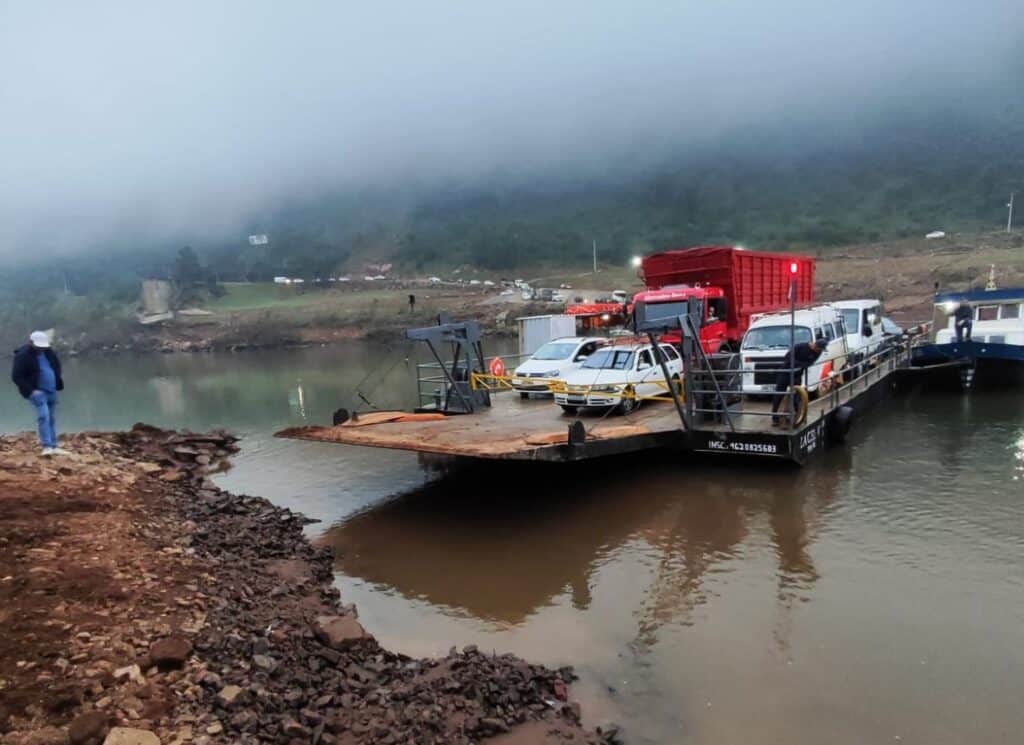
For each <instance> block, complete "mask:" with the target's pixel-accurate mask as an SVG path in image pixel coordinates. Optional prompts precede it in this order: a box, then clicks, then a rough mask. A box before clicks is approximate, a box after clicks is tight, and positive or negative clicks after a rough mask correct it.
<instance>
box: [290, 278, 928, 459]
mask: <svg viewBox="0 0 1024 745" xmlns="http://www.w3.org/2000/svg"><path fill="white" fill-rule="evenodd" d="M702 317H703V308H702V307H701V306H700V303H699V301H698V300H697V299H695V298H692V299H690V301H689V304H688V305H687V306H686V309H685V313H684V314H683V315H680V316H677V317H675V318H647V317H646V314H645V307H644V305H643V304H642V303H640V304H638V305H637V307H636V308H635V310H634V327H633V331H634V332H635V334H636V338H637V339H639V340H646V341H644V343H648V342H649V344H650V347H651V348H653V349H660V348H661V345H663V344H665V343H667V341H666V340H669V339H671V340H672V341H671V343H672V344H673V345H677V346H676V348H677V349H678V352H679V356H680V357H681V359H682V361H683V365H682V374H681V375H678V374H675V373H672V374H669V368H668V366H667V364H668V363H669V360H668V358H667V355H665V353H664V352H661V353H660V354H656V355H655V356H658V357H659V359H658V360H657V365H659V366H660V368H661V370H662V372H663V373H664V374H663V376H662V377H661V380H663V381H671V382H670V383H666V384H663V385H662V388H661V390H659V391H658V392H657V393H656V394H654V395H646V396H642V397H641V396H637V397H636V398H637V400H636V401H635V402H634V404H635V405H631V406H629V407H628V410H629V414H626V415H621V414H614V415H610V414H609V413H608V412H605V413H603V414H589V415H584V414H579V413H576V414H572V415H567V414H566V413H564V412H563V411H562V410H561V409H560V408H559V407H558V406H555V405H553V404H552V403H551V401H550V399H548V400H535V399H523V398H521V397H520V395H519V394H518V393H517V392H516V389H515V383H516V379H515V377H514V376H510V375H506V374H505V371H504V369H503V368H504V365H503V364H502V363H501V362H500V361H497V362H496V358H488V357H486V356H485V355H484V353H483V348H482V344H481V331H480V328H479V326H478V325H477V324H476V323H475V322H453V321H451V320H449V319H447V318H443V317H442V318H440V319H439V323H438V325H436V326H430V327H425V328H420V329H411V330H409V331H407V332H406V337H407V338H408V339H409V340H411V341H417V342H422V343H424V344H425V345H426V346H427V348H428V349H429V350H430V353H431V355H432V356H433V358H434V361H433V362H432V363H429V365H420V366H418V367H417V369H418V371H419V373H418V377H419V381H418V384H419V385H422V384H423V383H424V382H425V383H426V384H427V386H428V387H429V386H435V385H436V386H437V387H436V388H434V389H433V391H432V392H430V393H428V394H427V395H426V396H425V398H426V399H427V400H426V401H425V402H424V403H423V405H421V406H420V407H419V408H417V409H415V410H413V411H409V412H382V411H372V412H364V413H361V414H359V413H356V414H353V413H350V412H348V411H345V410H338V411H337V412H335V416H334V423H333V425H331V426H319V427H297V428H290V429H287V430H284V431H282V432H279V433H278V436H280V437H285V438H292V439H300V440H311V441H317V442H330V443H339V444H345V445H359V446H365V447H376V448H390V449H396V450H407V451H413V452H417V453H428V454H434V455H441V456H450V457H453V458H465V459H480V460H506V461H547V462H573V461H581V460H586V459H591V458H598V457H603V456H609V455H617V454H624V453H633V452H638V451H641V450H648V449H651V448H667V449H671V450H675V451H683V452H695V453H713V454H727V455H739V456H744V457H755V458H768V459H773V460H779V461H789V462H792V463H796V464H803V463H806V462H807V461H808V460H809V459H810V458H811V457H812V456H814V455H815V454H816V453H818V452H820V451H822V450H823V449H824V448H825V447H826V444H827V443H829V442H842V441H843V440H844V439H845V437H846V434H847V432H848V431H849V429H850V426H851V424H852V423H853V422H854V420H855V419H856V418H857V416H858V415H859V414H860V413H861V412H862V411H864V410H865V409H868V408H869V407H870V406H872V405H873V404H875V403H876V402H877V401H879V400H880V399H882V398H884V397H885V396H887V395H888V394H889V393H890V391H892V390H893V382H894V378H895V376H894V373H895V372H896V371H898V370H903V369H906V368H907V367H908V366H909V364H910V342H909V341H908V340H903V341H900V340H893V341H892V342H890V343H887V344H886V345H884V346H882V347H881V348H880V349H878V350H877V351H876V352H875V353H874V354H872V355H871V356H870V357H868V358H867V359H865V360H862V361H861V362H860V364H858V365H857V366H856V368H848V369H846V370H843V371H836V372H835V373H834V376H835V377H834V380H833V381H832V385H831V386H829V387H828V390H827V392H824V393H821V394H820V395H819V396H818V397H816V398H814V399H813V400H811V398H810V396H808V394H807V392H806V390H805V389H802V388H799V387H798V388H797V389H796V393H797V394H798V395H796V396H793V394H792V393H790V394H785V401H786V406H784V407H783V409H782V410H781V411H780V413H781V414H782V421H781V425H780V426H773V416H772V411H771V399H770V398H769V399H768V400H765V398H764V397H763V396H752V395H748V394H745V393H743V391H742V385H741V382H742V381H741V378H742V374H741V371H740V369H739V363H740V359H739V355H738V354H717V355H708V354H707V353H706V352H705V350H704V348H703V345H702V344H701V334H700V319H701V318H702ZM449 349H450V350H451V352H452V354H451V356H450V357H449V358H448V359H443V358H442V351H447V350H449ZM424 370H429V371H430V372H432V375H427V374H424V372H423V371H424ZM530 382H536V381H535V380H534V379H532V378H531V381H530ZM548 385H549V386H550V387H551V391H552V392H557V391H558V390H560V386H563V385H564V384H563V383H562V382H561V381H558V380H550V381H548ZM575 392H576V393H579V391H575ZM621 395H630V394H629V393H628V392H626V393H622V394H621ZM790 402H795V403H790ZM791 409H795V411H794V410H791Z"/></svg>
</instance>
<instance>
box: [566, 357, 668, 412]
mask: <svg viewBox="0 0 1024 745" xmlns="http://www.w3.org/2000/svg"><path fill="white" fill-rule="evenodd" d="M660 348H661V350H662V351H663V352H664V353H665V357H666V366H667V367H668V374H669V377H670V379H671V381H672V384H673V385H677V386H678V385H679V379H680V377H681V376H682V374H683V361H682V359H680V357H679V352H678V351H677V350H676V349H675V348H674V347H672V346H671V345H669V344H661V345H660ZM562 379H563V380H564V381H565V391H564V392H562V391H559V392H557V393H555V403H556V404H558V405H559V406H561V407H562V408H563V409H564V410H565V412H566V413H568V414H575V413H576V412H577V411H578V410H579V409H584V408H600V409H608V408H612V407H615V408H617V409H618V410H619V411H621V412H622V413H623V414H628V413H629V412H631V411H632V410H633V409H635V408H636V407H637V405H638V404H639V403H640V402H639V400H638V398H644V397H647V396H659V395H663V396H667V395H668V386H667V385H666V383H665V375H664V373H662V371H661V365H659V364H658V362H657V360H656V359H655V358H654V348H653V347H652V346H651V345H650V344H617V345H614V346H609V347H604V348H602V349H598V350H597V351H596V352H594V353H593V354H592V355H590V356H589V357H588V358H587V359H586V361H585V362H584V363H583V364H582V365H580V366H579V368H577V369H576V370H572V371H571V372H570V373H569V374H568V375H565V376H563V378H562ZM623 394H627V395H623Z"/></svg>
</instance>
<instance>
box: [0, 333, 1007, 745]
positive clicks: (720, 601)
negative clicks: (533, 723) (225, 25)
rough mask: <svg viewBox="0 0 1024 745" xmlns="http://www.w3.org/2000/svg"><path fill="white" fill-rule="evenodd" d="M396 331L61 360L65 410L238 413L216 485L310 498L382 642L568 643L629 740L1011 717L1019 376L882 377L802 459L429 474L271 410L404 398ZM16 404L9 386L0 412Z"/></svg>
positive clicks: (911, 733) (14, 417) (563, 650)
mask: <svg viewBox="0 0 1024 745" xmlns="http://www.w3.org/2000/svg"><path fill="white" fill-rule="evenodd" d="M403 351H404V350H403V349H402V348H400V347H398V348H396V349H394V350H390V351H388V350H384V351H382V350H381V349H380V348H372V347H369V346H365V345H350V346H347V347H344V348H331V349H311V350H298V351H294V350H293V351H274V352H251V353H244V354H235V355H229V354H225V355H219V354H215V355H198V356H178V355H174V356H164V357H161V356H149V357H118V358H102V359H101V358H93V359H83V360H69V361H67V365H66V366H67V378H68V384H69V390H68V392H67V395H66V396H65V398H64V401H63V402H62V405H61V409H60V416H61V420H62V425H63V426H64V427H65V428H70V429H86V428H88V429H92V428H104V429H107V428H122V427H126V426H129V425H131V424H132V423H134V422H135V421H139V420H143V421H148V422H152V423H154V424H158V425H162V426H168V427H190V428H192V429H197V430H199V429H205V428H209V427H214V426H225V427H228V428H231V429H233V430H235V431H237V432H238V433H240V434H241V435H243V436H244V438H245V439H244V440H243V445H244V447H243V451H242V453H241V454H240V456H239V457H238V458H237V460H236V466H235V468H234V469H233V471H232V472H230V473H229V474H227V475H225V476H223V477H222V478H221V483H222V485H223V486H225V487H226V488H230V489H233V490H235V491H239V492H248V493H253V494H261V495H264V496H267V497H269V498H271V499H273V500H275V501H276V502H278V503H280V504H283V505H286V506H288V507H293V508H295V509H299V510H301V511H303V512H305V513H306V514H308V515H310V516H311V517H314V518H317V519H319V520H321V521H322V522H321V523H319V524H317V525H312V526H310V528H309V530H310V535H311V537H313V538H315V539H317V540H323V541H325V542H327V543H328V544H330V545H331V546H333V547H334V548H335V549H336V551H337V554H338V557H339V558H338V561H337V581H338V585H339V587H340V588H341V590H342V592H343V594H344V596H345V598H346V599H347V600H348V601H353V602H356V603H357V604H358V605H359V609H360V614H361V616H362V619H363V621H364V623H365V624H366V626H367V627H368V628H369V629H371V630H372V632H373V633H374V634H375V635H376V636H377V637H378V638H379V639H380V640H381V641H382V642H383V643H384V644H385V645H387V646H388V647H390V648H393V649H396V650H399V651H404V652H407V653H409V654H417V655H418V654H434V653H444V652H446V651H447V649H448V648H449V647H450V646H451V645H453V644H457V645H465V644H477V645H479V646H480V647H481V648H483V649H495V650H498V651H512V652H516V653H518V654H521V655H523V656H525V657H528V658H530V659H532V660H536V661H539V662H545V663H548V664H553V665H559V664H573V665H575V667H576V669H577V672H578V673H579V675H580V677H581V680H580V682H579V683H578V684H577V685H576V687H575V695H576V696H577V697H578V698H579V699H581V700H582V702H583V704H584V710H585V713H586V716H587V717H588V719H589V720H590V722H591V723H595V724H599V723H601V722H604V721H609V720H611V721H616V722H619V723H620V724H622V725H623V727H624V732H625V735H626V737H627V739H628V740H629V741H630V742H634V743H662V742H673V743H675V742H678V743H693V744H701V745H703V744H705V743H706V744H707V745H721V744H722V743H751V742H757V743H797V744H803V743H806V744H807V745H812V744H814V745H817V744H818V743H822V742H829V743H850V744H851V745H852V744H853V743H866V742H870V743H928V744H929V745H936V744H942V743H950V744H952V743H964V742H980V743H1002V742H1006V743H1017V742H1020V741H1021V732H1024V707H1021V706H1020V703H1019V701H1020V690H1021V686H1022V684H1024V397H1022V396H1020V395H1019V394H1012V393H1005V394H997V395H981V394H975V395H973V396H972V397H959V396H952V397H951V396H948V395H921V394H916V395H909V396H904V397H899V398H895V399H892V400H891V401H890V403H889V404H888V405H887V406H885V407H884V408H883V409H880V410H878V411H876V412H874V413H873V414H871V415H870V416H869V417H867V418H866V419H865V420H862V421H860V422H859V423H858V426H857V428H856V429H855V431H854V435H853V437H852V440H851V442H850V443H849V444H848V445H847V446H846V447H844V448H841V449H833V450H830V451H828V452H827V453H825V455H824V456H823V457H821V458H819V459H818V460H816V461H814V462H813V463H812V464H811V465H809V466H808V467H805V468H803V469H794V468H788V467H785V468H778V467H769V466H767V465H764V464H759V463H744V464H740V463H737V462H734V461H729V460H710V459H693V458H690V459H686V458H681V457H679V456H675V455H667V454H647V455H642V456H639V457H628V458H618V459H613V460H609V461H606V462H603V463H592V464H580V465H577V466H573V467H559V466H550V465H548V466H540V467H536V468H533V467H526V466H515V467H503V466H500V465H499V466H495V465H490V466H487V467H484V468H470V469H461V470H459V471H456V472H454V473H449V474H444V475H442V474H440V473H438V472H436V471H433V470H429V469H424V467H423V466H422V464H421V463H420V462H419V461H418V460H417V458H416V457H415V456H413V455H410V454H405V453H393V452H382V451H375V450H366V449H358V448H346V447H341V446H332V445H324V444H316V443H300V442H287V441H280V440H274V439H273V438H271V437H270V434H271V433H272V432H273V431H274V430H275V429H277V428H280V427H283V426H286V425H289V424H300V423H304V422H311V423H313V422H321V421H325V420H326V419H328V418H329V416H330V412H331V411H332V410H333V409H334V408H336V407H337V406H339V405H346V404H349V403H350V402H351V390H352V388H353V387H355V386H356V385H358V384H359V383H360V381H361V380H362V379H363V378H364V377H366V376H367V374H369V373H372V372H374V371H379V372H385V371H389V372H388V374H387V375H386V376H384V377H383V379H382V382H381V384H380V385H378V386H377V387H376V388H375V389H374V390H371V387H372V385H373V384H372V382H371V383H366V384H364V385H363V387H362V389H363V390H364V391H366V392H367V397H368V398H370V400H372V401H374V402H376V403H378V404H379V405H381V406H393V405H396V404H399V403H402V402H406V401H408V398H409V396H410V395H411V388H410V386H409V384H408V380H409V376H408V369H407V366H406V363H405V362H404V361H403ZM378 377H380V376H379V375H378V376H371V380H376V379H378ZM540 405H544V404H540ZM30 425H31V410H30V408H29V407H28V405H27V404H26V403H24V402H23V401H22V400H21V399H19V398H18V397H17V394H16V393H15V392H14V390H13V387H8V389H7V392H6V394H5V395H3V396H2V397H0V430H2V431H14V430H20V429H26V428H28V427H29V426H30Z"/></svg>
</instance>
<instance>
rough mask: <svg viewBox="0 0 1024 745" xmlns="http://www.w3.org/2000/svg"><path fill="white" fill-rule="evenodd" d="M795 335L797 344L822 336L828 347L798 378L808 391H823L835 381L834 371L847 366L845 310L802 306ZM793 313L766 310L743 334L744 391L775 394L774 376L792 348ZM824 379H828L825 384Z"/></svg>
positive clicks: (741, 347)
mask: <svg viewBox="0 0 1024 745" xmlns="http://www.w3.org/2000/svg"><path fill="white" fill-rule="evenodd" d="M793 336H794V341H795V343H796V344H799V343H800V342H810V341H811V339H821V340H823V343H824V344H825V350H824V351H823V352H822V353H821V356H820V357H819V358H818V361H817V362H815V363H814V364H813V365H811V367H810V368H808V369H807V370H806V371H805V372H804V375H803V379H801V380H799V381H798V385H803V386H806V388H807V391H808V392H809V393H812V394H815V393H823V392H824V391H825V390H826V389H828V388H831V386H832V385H833V383H834V380H833V378H832V374H833V373H834V372H839V371H840V370H842V369H843V368H845V367H846V359H847V354H848V353H847V347H846V333H845V332H844V328H843V316H842V313H841V312H840V311H839V310H838V309H836V308H833V307H832V306H830V305H819V306H815V307H813V308H801V309H800V310H797V311H796V315H795V319H794V324H793ZM789 340H790V314H789V313H765V314H762V315H757V316H754V317H753V320H752V322H751V324H750V328H748V329H747V333H745V334H744V335H743V342H742V343H741V344H740V356H741V358H742V360H743V368H742V369H743V392H744V393H763V394H768V393H774V392H775V376H776V374H777V372H778V371H779V370H780V369H781V368H782V361H783V357H785V355H786V353H787V352H788V351H789ZM822 381H827V382H826V383H824V385H823V384H822Z"/></svg>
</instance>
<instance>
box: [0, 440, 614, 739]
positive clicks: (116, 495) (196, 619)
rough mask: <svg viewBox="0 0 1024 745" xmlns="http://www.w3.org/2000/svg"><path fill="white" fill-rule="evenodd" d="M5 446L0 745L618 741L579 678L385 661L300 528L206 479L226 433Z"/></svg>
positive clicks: (300, 521) (536, 669) (502, 660)
mask: <svg viewBox="0 0 1024 745" xmlns="http://www.w3.org/2000/svg"><path fill="white" fill-rule="evenodd" d="M65 446H66V447H68V448H69V449H71V450H72V451H73V453H74V454H73V455H72V456H68V457H66V458H59V459H56V458H55V459H50V460H46V459H42V458H40V457H38V456H37V455H36V446H35V444H34V442H33V441H32V438H30V437H28V436H27V435H26V436H21V437H15V438H0V555H6V557H7V558H6V559H4V566H3V568H2V569H0V575H2V576H0V608H2V610H0V623H2V624H3V626H4V628H5V632H6V633H5V635H4V638H3V639H2V640H0V733H2V742H3V743H11V744H15V743H26V744H27V743H40V744H42V743H73V744H74V745H87V744H93V743H95V744H96V745H99V743H107V744H108V745H115V744H120V745H127V744H129V743H137V744H138V745H151V743H165V744H166V743H187V742H195V743H200V744H205V743H214V742H280V743H292V742H312V743H326V744H327V745H330V744H331V743H346V744H347V743H363V742H367V743H369V742H374V743H470V742H480V741H484V740H487V739H489V738H492V737H493V738H496V740H495V741H496V742H508V743H556V742H575V743H599V742H611V741H612V740H613V734H612V733H601V732H600V731H598V732H590V731H587V730H585V729H584V728H583V727H582V726H581V725H580V721H579V719H580V714H579V707H578V706H577V705H575V704H573V703H571V702H568V701H566V699H567V697H568V696H567V686H568V685H569V684H570V683H571V681H572V680H573V675H572V672H571V670H569V669H563V670H550V669H547V668H544V667H541V666H537V665H530V664H528V663H526V662H524V661H523V660H521V659H518V658H516V657H514V656H511V655H494V654H485V653H482V652H480V651H479V650H477V649H475V648H473V647H467V648H465V649H462V650H461V651H458V650H456V649H455V648H453V649H452V650H451V652H450V653H449V654H448V655H447V656H446V657H444V658H442V659H411V658H408V657H405V656H403V655H400V654H395V653H393V652H389V651H388V650H386V649H383V648H382V647H381V646H380V645H379V644H378V643H377V642H376V640H375V639H374V638H373V636H372V634H371V633H369V631H368V630H367V629H365V628H363V626H362V625H361V624H360V623H359V620H358V616H357V613H356V609H355V608H353V607H351V606H344V605H342V604H341V602H340V598H339V594H338V592H337V590H336V589H335V588H334V586H333V582H332V580H333V570H332V566H333V557H332V556H331V554H330V553H329V551H327V550H325V549H321V548H316V547H314V546H312V545H311V544H310V543H309V542H308V541H307V540H306V538H305V537H304V534H303V530H302V528H303V525H304V524H306V523H307V520H305V518H303V517H302V516H301V515H299V514H296V513H293V512H291V511H289V510H285V509H281V508H278V507H275V506H274V505H272V504H270V503H269V502H267V501H266V500H264V499H261V498H256V497H247V496H236V495H233V494H229V493H227V492H224V491H222V490H221V489H219V488H217V487H216V486H215V485H214V484H213V483H212V482H211V481H209V479H208V478H207V476H208V475H209V473H211V472H212V471H214V470H216V469H219V468H223V467H225V463H226V459H227V458H228V457H229V456H230V455H231V454H232V453H233V452H235V450H236V445H235V439H234V438H233V437H231V436H230V435H227V434H225V433H220V432H216V433H212V434H205V435H193V434H187V433H175V432H166V431H163V430H158V429H155V428H152V427H147V426H144V425H137V426H136V427H135V428H133V429H132V430H131V431H130V432H127V433H113V434H99V433H89V434H83V435H76V436H73V437H71V438H69V439H68V442H67V443H66V444H65Z"/></svg>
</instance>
